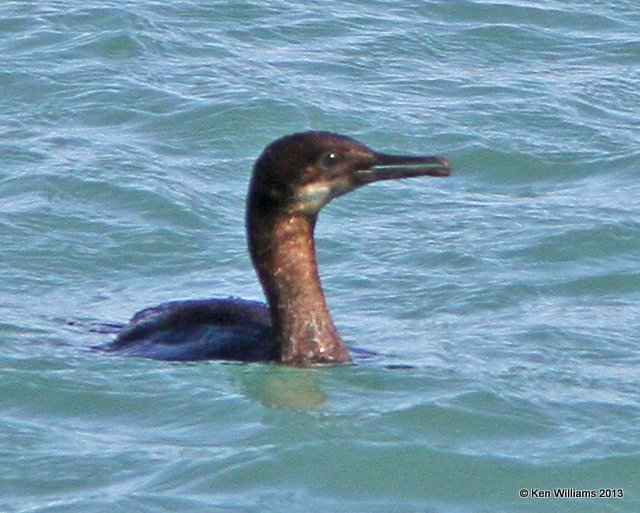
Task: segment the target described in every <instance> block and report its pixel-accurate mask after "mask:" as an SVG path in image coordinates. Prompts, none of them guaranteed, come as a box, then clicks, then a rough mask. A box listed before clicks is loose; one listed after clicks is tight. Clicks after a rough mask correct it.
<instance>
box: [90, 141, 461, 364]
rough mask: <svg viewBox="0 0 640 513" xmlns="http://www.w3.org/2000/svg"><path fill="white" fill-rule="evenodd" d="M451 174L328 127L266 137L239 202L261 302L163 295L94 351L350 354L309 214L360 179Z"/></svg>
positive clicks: (207, 356) (251, 356)
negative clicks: (323, 278) (327, 291)
mask: <svg viewBox="0 0 640 513" xmlns="http://www.w3.org/2000/svg"><path fill="white" fill-rule="evenodd" d="M450 173H451V167H450V165H449V162H448V161H447V160H446V159H445V158H442V157H438V156H402V155H389V154H385V153H379V152H376V151H374V150H372V149H370V148H368V147H366V146H365V145H363V144H361V143H359V142H358V141H356V140H354V139H352V138H350V137H346V136H343V135H339V134H335V133H331V132H319V131H310V132H301V133H296V134H292V135H288V136H285V137H282V138H280V139H278V140H276V141H274V142H273V143H271V144H269V145H268V146H267V147H266V148H265V150H264V151H263V153H262V154H261V155H260V157H259V158H258V160H257V161H256V163H255V166H254V169H253V175H252V177H251V180H250V184H249V193H248V196H247V204H246V229H247V240H248V247H249V253H250V255H251V260H252V263H253V266H254V267H255V270H256V273H257V275H258V278H259V280H260V283H261V285H262V289H263V291H264V294H265V297H266V299H267V303H268V304H264V303H261V302H258V301H248V300H243V299H234V298H228V299H200V300H187V301H173V302H169V303H164V304H161V305H159V306H155V307H151V308H147V309H145V310H142V311H140V312H138V313H137V314H135V315H134V316H133V317H132V318H131V320H130V321H129V323H128V324H127V325H125V326H124V328H123V329H122V331H121V332H120V333H119V334H118V335H117V337H116V339H115V340H113V341H112V342H110V343H109V344H107V345H105V346H103V348H102V349H105V350H107V351H111V352H117V353H121V354H124V355H130V356H142V357H149V358H155V359H159V360H235V361H244V362H259V361H263V362H277V363H281V364H286V365H293V366H311V365H318V364H339V363H348V362H350V361H351V357H350V355H349V351H348V349H347V347H346V345H345V344H344V342H343V341H342V339H341V338H340V335H339V334H338V330H337V329H336V327H335V325H334V323H333V320H332V319H331V315H330V313H329V309H328V308H327V303H326V301H325V296H324V293H323V290H322V285H321V284H320V279H319V277H318V267H317V263H316V254H315V245H314V238H313V233H314V228H315V225H316V220H317V217H318V213H319V212H320V210H321V209H322V207H324V206H325V205H326V204H327V203H329V202H330V201H331V200H332V199H334V198H336V197H338V196H342V195H343V194H346V193H348V192H351V191H353V190H354V189H357V188H358V187H361V186H363V185H366V184H369V183H373V182H377V181H381V180H394V179H398V178H409V177H417V176H435V177H439V176H448V175H449V174H450Z"/></svg>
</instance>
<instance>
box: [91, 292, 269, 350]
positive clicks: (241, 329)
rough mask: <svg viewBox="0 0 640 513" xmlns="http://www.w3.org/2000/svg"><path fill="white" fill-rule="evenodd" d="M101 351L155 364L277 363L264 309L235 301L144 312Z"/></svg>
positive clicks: (178, 303) (210, 301)
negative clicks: (200, 362) (147, 359)
mask: <svg viewBox="0 0 640 513" xmlns="http://www.w3.org/2000/svg"><path fill="white" fill-rule="evenodd" d="M101 349H104V350H106V351H111V352H118V353H121V354H124V355H127V356H142V357H147V358H154V359H156V360H234V361H244V362H260V361H274V360H276V359H277V358H278V352H277V348H276V346H275V343H274V340H273V332H272V329H271V318H270V316H269V309H268V307H267V306H266V305H265V304H264V303H260V302H258V301H246V300H243V299H234V298H229V299H200V300H189V301H172V302H170V303H164V304H161V305H159V306H155V307H152V308H146V309H144V310H141V311H140V312H138V313H137V314H135V315H134V316H133V317H132V319H131V320H130V321H129V323H128V324H127V325H126V326H125V327H124V328H123V329H122V331H121V332H120V333H119V334H118V336H117V338H116V339H115V340H114V341H113V342H111V343H109V344H107V345H105V346H103V347H102V348H101Z"/></svg>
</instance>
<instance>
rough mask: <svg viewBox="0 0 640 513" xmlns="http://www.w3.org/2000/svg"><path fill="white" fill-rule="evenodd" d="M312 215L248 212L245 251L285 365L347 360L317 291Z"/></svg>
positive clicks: (324, 303)
mask: <svg viewBox="0 0 640 513" xmlns="http://www.w3.org/2000/svg"><path fill="white" fill-rule="evenodd" d="M314 225H315V217H310V216H306V215H304V214H300V213H292V214H278V215H274V216H259V215H255V213H254V214H253V215H252V214H251V213H250V214H249V218H248V225H247V230H248V239H249V252H250V254H251V258H252V260H253V265H254V266H255V268H256V271H257V273H258V277H259V278H260V282H261V283H262V287H263V289H264V292H265V295H266V297H267V300H268V302H269V306H270V309H271V318H272V322H273V327H274V333H275V337H276V343H277V344H278V347H279V348H280V361H281V363H284V364H289V365H297V366H309V365H315V364H328V363H344V362H350V361H351V358H350V357H349V352H348V351H347V348H346V346H345V345H344V343H343V342H342V340H341V339H340V336H339V335H338V331H337V330H336V327H335V325H334V324H333V320H332V319H331V315H330V314H329V309H328V308H327V304H326V301H325V298H324V293H323V292H322V286H321V284H320V278H319V277H318V268H317V264H316V256H315V246H314V241H313V229H314Z"/></svg>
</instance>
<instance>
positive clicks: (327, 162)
mask: <svg viewBox="0 0 640 513" xmlns="http://www.w3.org/2000/svg"><path fill="white" fill-rule="evenodd" d="M340 162H342V157H341V156H340V154H339V153H334V152H328V153H325V154H324V155H323V156H322V157H320V166H321V167H322V168H324V169H333V168H334V167H336V166H337V165H338V164H339V163H340Z"/></svg>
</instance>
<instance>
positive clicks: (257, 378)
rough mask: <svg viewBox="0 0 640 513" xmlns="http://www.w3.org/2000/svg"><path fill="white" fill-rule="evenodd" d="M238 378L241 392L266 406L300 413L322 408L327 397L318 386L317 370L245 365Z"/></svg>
mask: <svg viewBox="0 0 640 513" xmlns="http://www.w3.org/2000/svg"><path fill="white" fill-rule="evenodd" d="M246 369H247V371H246V372H243V373H242V375H241V376H240V379H241V381H242V383H241V387H242V391H243V392H244V393H245V394H246V395H247V396H248V397H250V398H251V399H254V400H256V401H260V402H261V403H263V404H264V405H266V406H270V407H276V408H278V407H280V408H293V409H300V410H317V409H321V408H322V407H323V406H324V405H325V403H326V401H327V394H326V393H325V392H324V390H322V389H321V387H320V382H319V380H318V376H319V370H316V369H313V368H311V369H309V368H306V369H296V368H292V367H286V366H282V365H263V364H255V365H247V366H246Z"/></svg>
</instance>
